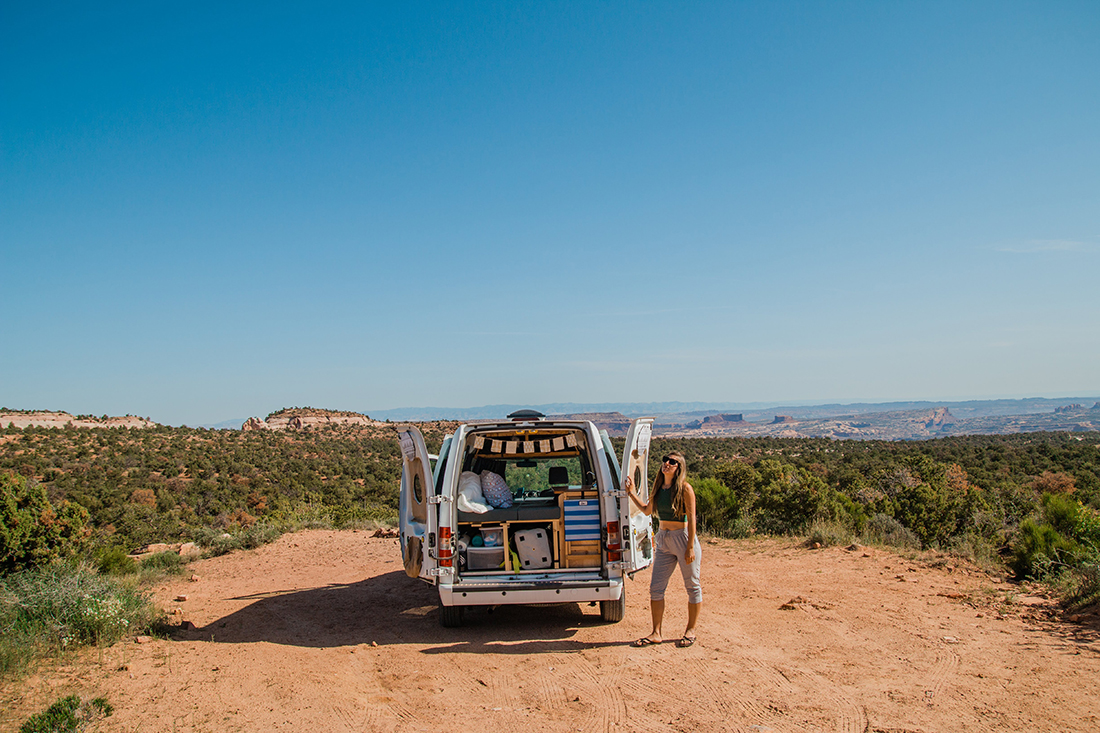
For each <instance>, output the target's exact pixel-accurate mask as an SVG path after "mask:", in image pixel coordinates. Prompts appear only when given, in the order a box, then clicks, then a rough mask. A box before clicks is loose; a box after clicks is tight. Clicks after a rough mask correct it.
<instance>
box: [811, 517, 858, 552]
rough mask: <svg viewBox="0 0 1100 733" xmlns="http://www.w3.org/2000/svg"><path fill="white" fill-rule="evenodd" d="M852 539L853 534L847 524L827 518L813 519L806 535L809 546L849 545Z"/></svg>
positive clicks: (853, 537)
mask: <svg viewBox="0 0 1100 733" xmlns="http://www.w3.org/2000/svg"><path fill="white" fill-rule="evenodd" d="M854 539H855V535H854V534H853V532H852V530H851V529H850V528H849V527H848V526H847V525H845V524H842V523H840V522H836V521H833V520H829V519H815V520H814V522H813V524H811V525H810V531H809V534H808V535H807V536H806V544H807V546H809V547H813V546H814V545H818V546H820V547H833V546H835V545H850V544H851V543H852V541H853V540H854Z"/></svg>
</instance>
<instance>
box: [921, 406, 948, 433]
mask: <svg viewBox="0 0 1100 733" xmlns="http://www.w3.org/2000/svg"><path fill="white" fill-rule="evenodd" d="M954 423H955V416H954V415H952V414H951V411H950V410H948V409H947V408H946V407H937V408H936V409H934V410H932V414H931V415H930V416H929V417H928V420H926V421H925V423H924V427H926V428H928V429H929V430H932V429H933V428H942V427H944V426H946V425H953V424H954Z"/></svg>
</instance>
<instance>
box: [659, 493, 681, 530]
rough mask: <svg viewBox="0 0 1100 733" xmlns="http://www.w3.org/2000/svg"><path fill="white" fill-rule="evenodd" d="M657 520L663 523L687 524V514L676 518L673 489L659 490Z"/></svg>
mask: <svg viewBox="0 0 1100 733" xmlns="http://www.w3.org/2000/svg"><path fill="white" fill-rule="evenodd" d="M656 509H657V518H658V519H660V520H661V521H662V522H686V521H687V514H681V515H680V516H676V514H675V513H673V511H672V489H657V504H656Z"/></svg>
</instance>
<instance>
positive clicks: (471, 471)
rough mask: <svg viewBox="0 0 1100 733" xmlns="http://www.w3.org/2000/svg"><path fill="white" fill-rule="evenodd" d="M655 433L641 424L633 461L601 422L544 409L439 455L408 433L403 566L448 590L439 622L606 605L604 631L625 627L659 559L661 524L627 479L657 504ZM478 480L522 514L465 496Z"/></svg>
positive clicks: (646, 421) (461, 435)
mask: <svg viewBox="0 0 1100 733" xmlns="http://www.w3.org/2000/svg"><path fill="white" fill-rule="evenodd" d="M652 423H653V419H652V418H641V419H638V420H635V421H634V423H633V424H632V425H631V426H630V430H629V431H628V432H627V437H626V447H625V450H624V451H623V453H624V455H623V456H622V460H620V459H619V458H618V457H617V456H616V455H615V451H614V449H613V448H612V445H611V440H610V439H609V438H608V436H607V432H606V431H603V430H597V428H596V426H595V425H594V424H593V423H591V422H589V421H582V420H560V419H554V418H546V417H544V416H543V415H542V414H540V413H538V412H535V411H533V410H520V411H519V412H514V413H512V414H511V415H509V416H508V419H506V420H494V421H479V422H470V423H467V424H464V425H461V426H459V427H458V429H457V430H455V432H454V433H453V434H451V435H448V436H446V437H445V438H444V439H443V443H442V446H441V448H440V451H439V455H438V456H434V455H429V454H428V451H427V448H426V447H425V445H424V437H423V436H422V435H421V433H420V431H419V430H418V429H417V428H415V427H408V428H405V429H403V430H402V431H401V432H400V439H401V453H402V461H403V466H402V472H401V499H400V510H399V511H400V533H401V534H400V537H401V539H400V543H401V556H402V560H403V561H404V565H405V572H406V573H407V574H408V575H409V577H412V578H421V579H423V580H425V581H427V582H428V583H431V584H432V585H434V586H436V587H437V588H438V589H439V621H440V623H441V624H442V625H443V626H458V625H460V624H461V623H462V614H463V609H464V608H465V607H466V606H500V605H504V604H512V603H517V604H527V603H584V602H596V601H598V602H599V604H600V615H601V616H602V618H603V619H604V620H605V621H619V620H621V619H622V618H623V613H624V611H625V608H626V595H625V590H624V587H623V581H624V578H625V577H626V576H628V575H632V574H633V573H634V572H635V571H638V570H641V569H642V568H644V567H646V566H648V565H649V563H650V561H651V560H652V559H653V535H652V524H651V521H650V518H649V517H647V516H646V515H645V514H643V513H642V512H640V511H638V510H637V508H636V507H635V506H634V505H633V502H631V501H630V497H628V496H627V495H626V492H625V490H623V488H622V486H621V477H622V476H626V475H632V476H633V477H634V484H635V486H636V487H638V488H637V489H636V491H637V492H638V493H639V494H640V495H641V497H642V500H643V501H645V500H646V493H647V492H648V490H649V489H648V481H647V476H646V473H647V464H648V459H649V442H650V432H651V427H652ZM490 474H495V476H492V475H490ZM471 475H477V476H478V477H479V479H480V478H484V479H485V480H486V482H487V485H488V483H490V482H491V483H492V484H493V488H494V489H495V491H496V492H497V493H499V492H500V490H501V489H502V487H506V488H507V492H508V494H510V496H506V497H505V500H504V501H503V502H499V503H504V504H507V503H508V502H509V501H510V503H511V506H504V507H493V506H489V505H488V504H482V505H480V506H478V504H479V502H474V503H473V505H471V502H470V501H468V500H467V493H465V492H464V494H463V495H461V496H460V494H459V488H460V483H463V484H464V485H466V486H467V487H468V483H469V482H470V481H471ZM501 479H502V480H501ZM490 480H491V481H490ZM460 505H461V506H460ZM464 509H466V510H469V509H475V510H477V511H464Z"/></svg>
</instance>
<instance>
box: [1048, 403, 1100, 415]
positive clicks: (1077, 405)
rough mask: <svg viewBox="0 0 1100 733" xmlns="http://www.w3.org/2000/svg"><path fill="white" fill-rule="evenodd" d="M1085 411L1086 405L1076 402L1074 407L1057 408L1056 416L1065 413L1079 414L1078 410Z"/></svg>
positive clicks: (1055, 410) (1063, 406) (1055, 409)
mask: <svg viewBox="0 0 1100 733" xmlns="http://www.w3.org/2000/svg"><path fill="white" fill-rule="evenodd" d="M1096 405H1100V402H1097V403H1096ZM1096 405H1094V406H1093V407H1095V406H1096ZM1083 409H1085V406H1084V405H1082V404H1081V403H1079V402H1074V403H1073V404H1072V405H1062V406H1061V407H1055V408H1054V414H1055V415H1057V414H1059V413H1063V412H1077V411H1078V410H1083Z"/></svg>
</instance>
